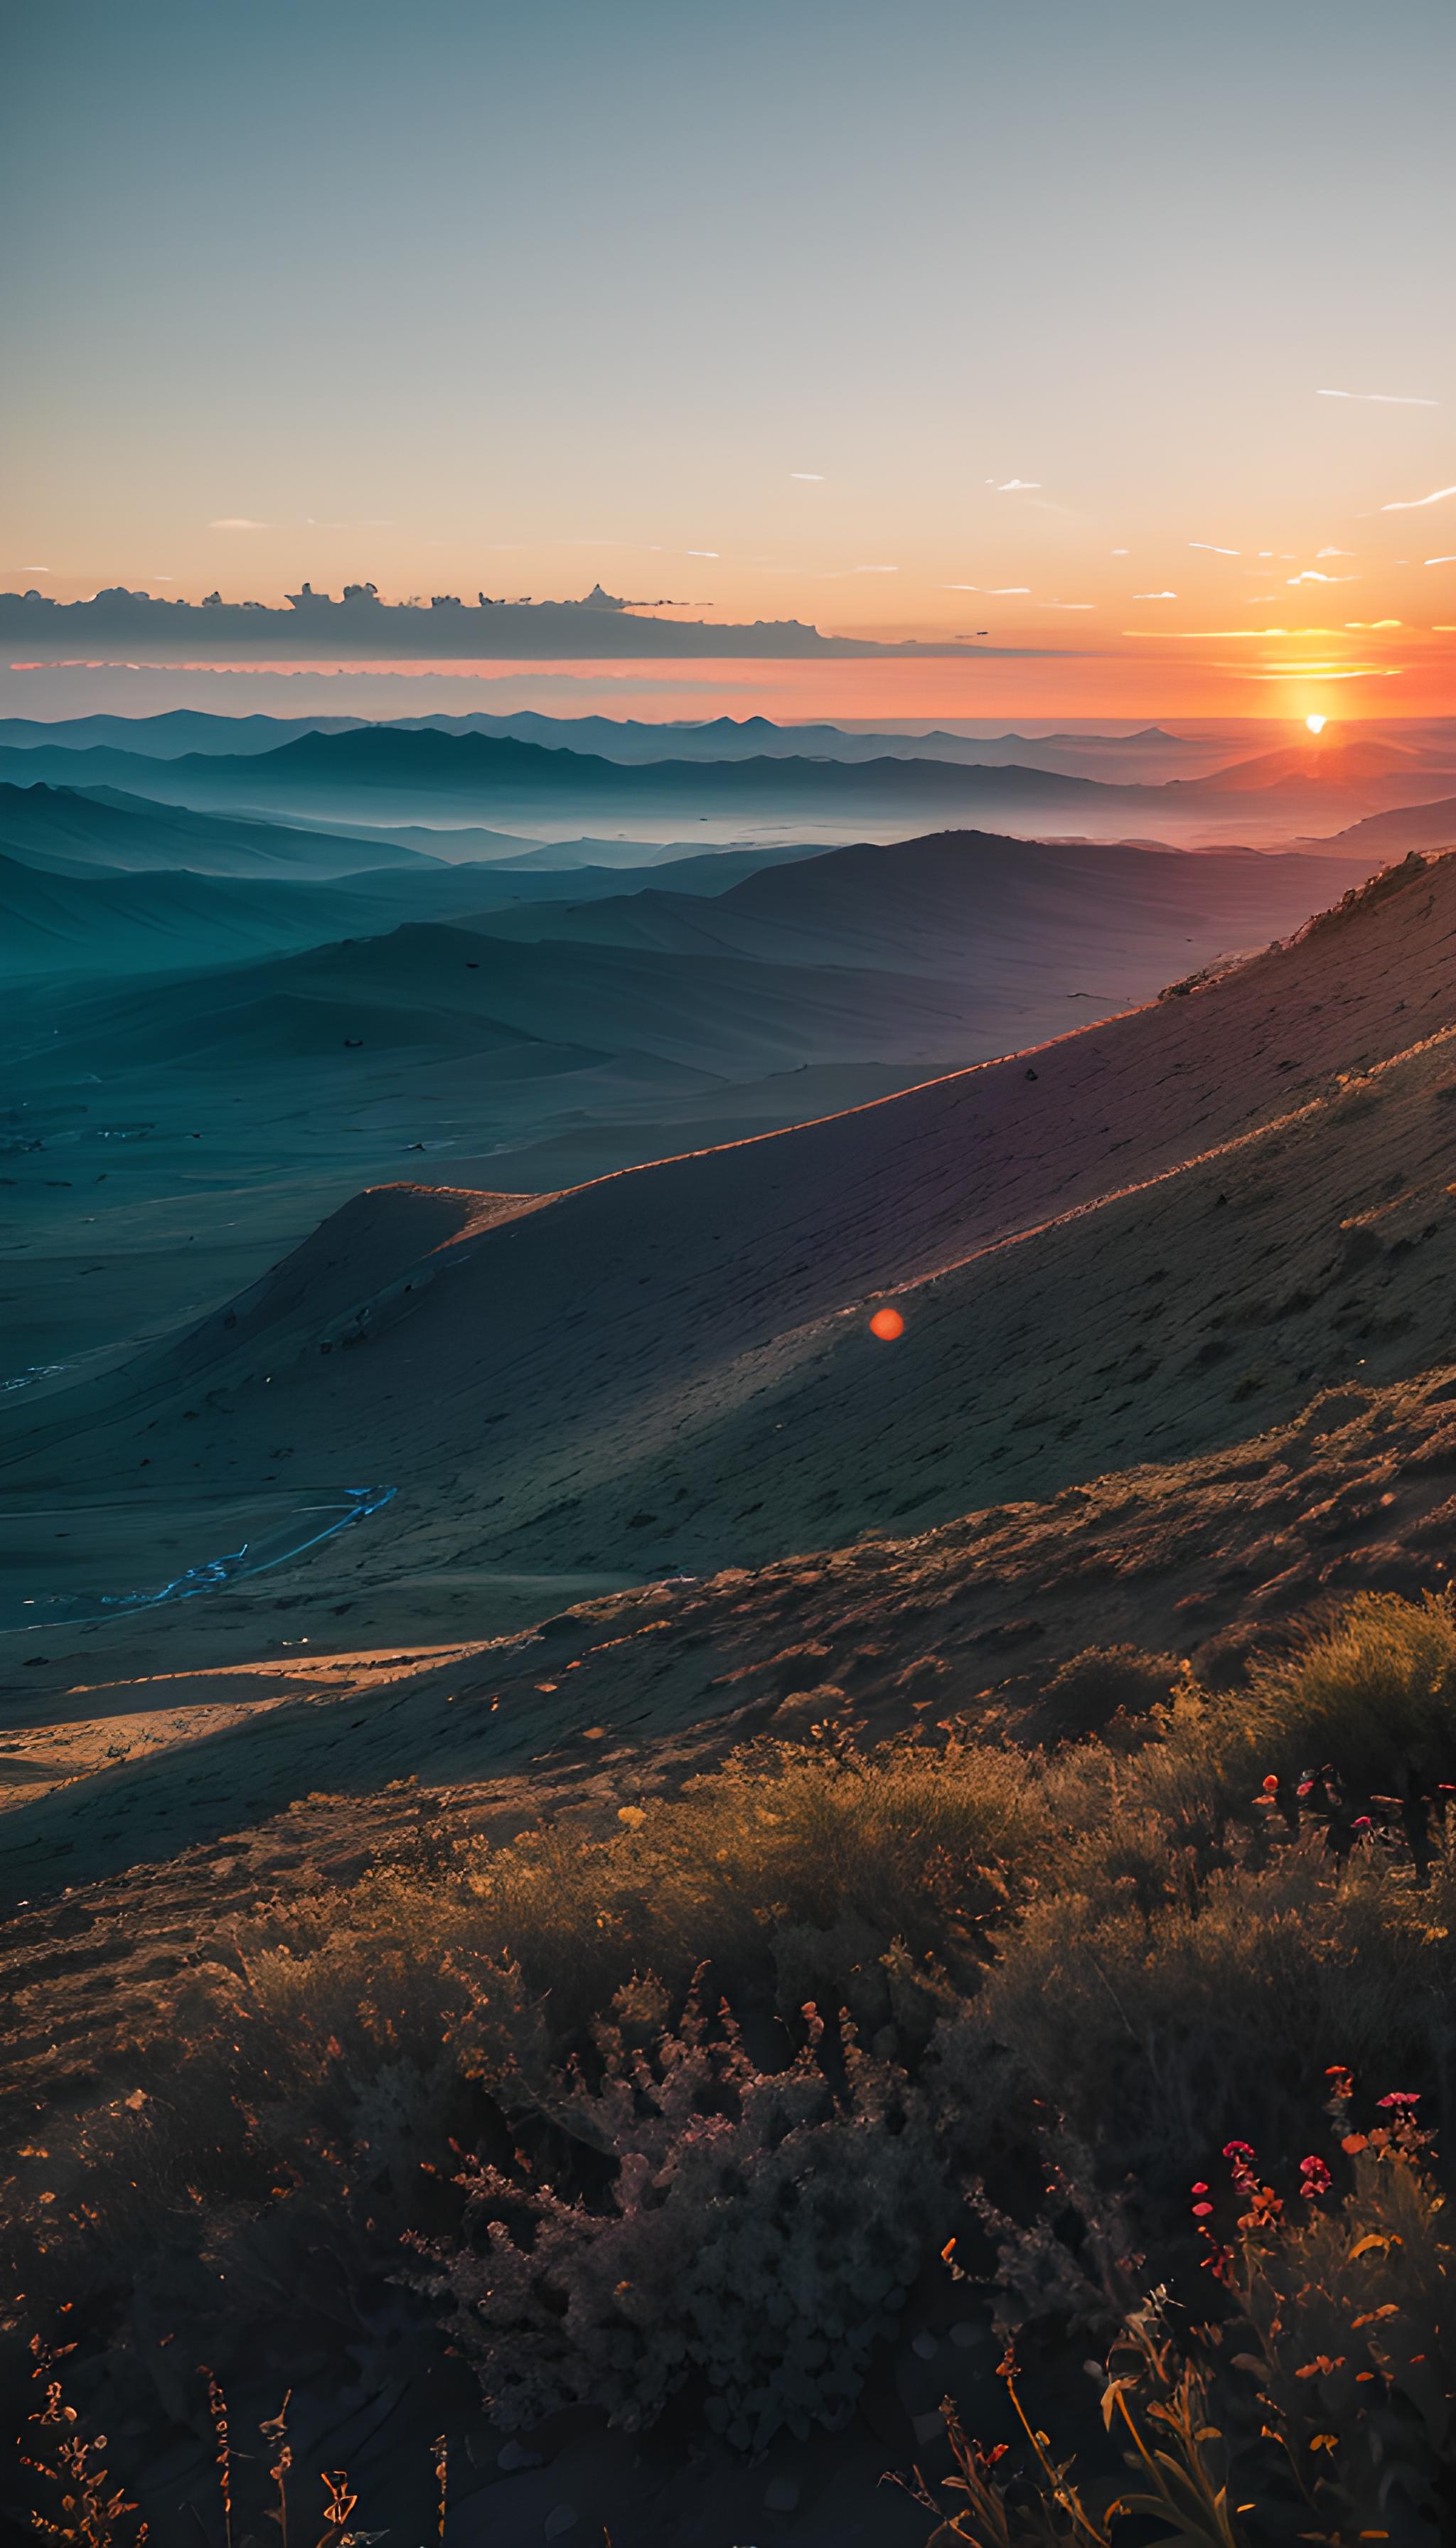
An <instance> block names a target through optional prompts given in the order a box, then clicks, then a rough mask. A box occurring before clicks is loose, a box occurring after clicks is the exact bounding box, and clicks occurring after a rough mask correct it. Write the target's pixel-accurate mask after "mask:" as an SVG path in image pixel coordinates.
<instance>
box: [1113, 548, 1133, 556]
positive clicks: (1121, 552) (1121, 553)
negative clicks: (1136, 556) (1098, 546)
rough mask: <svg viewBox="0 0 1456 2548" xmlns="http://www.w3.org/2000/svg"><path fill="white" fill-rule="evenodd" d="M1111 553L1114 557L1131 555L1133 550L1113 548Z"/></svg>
mask: <svg viewBox="0 0 1456 2548" xmlns="http://www.w3.org/2000/svg"><path fill="white" fill-rule="evenodd" d="M1112 554H1113V556H1114V557H1131V556H1132V554H1133V552H1132V550H1131V549H1114V550H1113V552H1112Z"/></svg>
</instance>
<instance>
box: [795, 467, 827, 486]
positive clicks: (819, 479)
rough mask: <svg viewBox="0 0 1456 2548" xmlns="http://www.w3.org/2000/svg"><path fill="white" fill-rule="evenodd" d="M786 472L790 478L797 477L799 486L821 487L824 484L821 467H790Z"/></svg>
mask: <svg viewBox="0 0 1456 2548" xmlns="http://www.w3.org/2000/svg"><path fill="white" fill-rule="evenodd" d="M788 474H789V476H790V478H797V480H798V482H799V485H800V486H801V487H822V486H823V484H824V472H823V470H822V469H790V471H789V473H788Z"/></svg>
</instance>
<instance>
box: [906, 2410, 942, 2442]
mask: <svg viewBox="0 0 1456 2548" xmlns="http://www.w3.org/2000/svg"><path fill="white" fill-rule="evenodd" d="M910 2421H911V2423H912V2424H913V2425H914V2427H915V2438H916V2440H917V2442H937V2441H939V2440H940V2438H941V2435H942V2434H943V2433H944V2431H945V2429H946V2419H945V2416H944V2415H943V2414H942V2413H941V2411H940V2409H939V2407H933V2408H932V2409H931V2411H930V2412H929V2413H928V2414H925V2415H912V2416H911V2418H910Z"/></svg>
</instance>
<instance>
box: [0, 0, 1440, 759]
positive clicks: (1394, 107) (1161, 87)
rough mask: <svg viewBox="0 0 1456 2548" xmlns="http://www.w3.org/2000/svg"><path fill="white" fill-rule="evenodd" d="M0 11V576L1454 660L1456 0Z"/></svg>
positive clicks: (1341, 688)
mask: <svg viewBox="0 0 1456 2548" xmlns="http://www.w3.org/2000/svg"><path fill="white" fill-rule="evenodd" d="M5 27H6V33H5V38H4V54H5V60H6V71H7V75H6V79H5V82H4V85H3V105H0V150H3V162H4V176H3V180H0V185H3V191H4V196H5V199H6V212H7V221H6V235H7V238H8V239H9V240H10V241H11V243H12V253H11V255H10V256H9V258H8V259H7V261H6V265H7V270H6V273H5V276H4V279H3V287H0V288H3V294H4V306H5V341H6V343H7V346H8V348H9V350H10V354H11V372H12V383H13V395H12V399H11V401H10V414H9V424H8V427H7V433H6V439H7V443H8V445H9V449H8V455H7V467H6V472H5V477H6V483H7V485H8V487H9V488H10V490H11V498H10V500H9V501H8V503H7V505H6V508H5V513H4V517H3V527H0V585H3V586H5V587H8V588H12V589H14V588H16V587H19V586H25V585H29V584H36V585H39V586H40V587H41V589H42V590H44V591H46V592H52V593H54V594H55V595H56V596H57V597H60V598H70V597H73V596H75V595H79V594H84V593H89V592H94V591H95V590H96V588H97V587H98V586H99V585H104V584H112V583H125V584H128V585H132V586H138V587H139V586H144V587H146V588H147V589H149V590H151V591H153V592H161V593H169V594H179V593H185V594H190V595H192V596H194V597H200V596H201V594H202V593H203V592H207V591H210V590H212V589H213V588H215V587H217V588H219V589H221V590H222V592H224V593H225V594H226V595H227V596H229V597H241V596H243V595H251V596H254V597H257V598H261V599H267V600H276V599H277V598H278V597H279V596H280V594H281V593H282V592H283V591H284V590H285V589H290V588H294V589H296V586H297V583H298V582H299V581H300V580H301V579H303V578H305V577H308V578H310V579H311V580H312V581H313V582H314V584H315V585H316V586H319V587H324V588H328V589H331V590H333V591H335V592H337V591H338V590H339V589H340V587H341V586H342V584H343V583H344V582H345V580H357V579H363V578H366V577H367V578H370V579H372V580H373V581H375V582H376V583H377V584H378V585H379V586H380V587H381V589H382V590H383V591H384V592H386V593H387V594H389V595H390V596H392V597H404V596H407V595H409V594H410V593H413V592H420V593H424V594H428V593H429V592H469V593H471V594H473V593H474V592H475V591H476V590H477V589H478V588H481V587H484V589H485V590H486V591H488V592H496V593H500V594H508V595H511V596H514V595H517V594H525V593H530V594H532V595H534V596H536V597H538V598H539V597H541V596H543V595H551V596H556V597H562V596H566V595H569V594H572V593H576V592H583V591H585V590H586V588H587V587H588V586H590V585H591V584H592V582H593V581H594V580H595V579H596V578H598V577H599V578H600V580H601V582H602V583H603V584H604V585H606V586H607V587H608V589H610V590H612V591H614V592H620V593H624V594H627V595H628V596H630V597H633V598H636V597H639V596H640V597H642V598H645V599H653V600H656V599H657V598H658V597H659V596H663V595H666V596H670V597H671V598H672V599H673V600H674V601H675V602H680V603H683V604H685V605H689V606H691V608H692V612H693V615H699V616H708V617H711V616H715V615H716V616H719V617H723V618H727V619H733V620H742V619H752V618H756V617H768V618H781V617H785V616H789V615H797V616H799V617H802V618H805V619H809V620H813V621H814V622H816V623H817V624H818V625H819V626H821V627H824V628H829V629H836V630H843V631H846V632H855V633H865V634H869V633H873V634H883V635H887V636H888V635H893V636H900V635H918V636H936V635H945V634H950V633H955V632H959V631H962V630H965V631H969V630H976V629H982V628H985V629H989V630H991V631H992V632H993V635H994V636H995V638H996V639H997V641H998V642H1001V643H1004V644H1021V645H1027V646H1037V647H1047V646H1055V647H1058V648H1060V649H1062V650H1064V651H1063V652H1062V653H1061V655H1059V656H1058V657H1055V658H1052V659H1047V660H1042V661H1039V662H1029V663H1027V664H1025V665H1022V666H1013V665H1009V664H1002V665H1000V666H998V667H996V668H995V669H994V670H993V669H992V668H990V667H987V668H986V669H985V670H984V671H983V672H972V671H970V670H969V669H966V668H961V667H953V668H951V669H950V670H949V671H948V670H946V669H945V668H941V669H937V668H934V667H930V666H927V667H925V668H923V670H921V671H920V672H918V673H912V669H911V668H909V667H899V666H897V667H885V668H874V670H873V674H872V676H871V672H870V669H869V668H864V670H862V671H857V673H856V675H855V677H854V679H853V681H851V680H850V679H848V678H847V677H846V676H844V675H840V676H838V677H836V678H837V680H838V683H839V686H838V688H836V683H835V680H834V679H830V678H829V677H828V676H827V675H825V674H820V673H818V672H816V673H815V674H814V675H813V676H812V677H810V676H809V675H807V674H806V673H805V671H804V669H803V668H795V676H794V681H795V682H796V683H797V688H795V687H794V683H789V684H788V687H789V689H790V691H792V694H793V696H794V697H795V698H797V697H799V696H802V699H803V703H804V704H805V705H806V706H809V707H811V708H812V709H813V710H814V711H815V712H818V711H819V710H822V709H825V708H832V707H833V705H834V704H835V703H836V701H837V700H840V699H842V701H843V704H844V707H845V711H846V712H847V713H856V714H860V715H865V714H870V713H873V712H874V709H875V706H876V705H877V704H880V703H882V704H883V706H884V709H885V712H886V713H894V714H897V715H908V714H914V713H916V712H917V708H918V707H919V706H920V705H921V704H923V705H924V707H925V709H926V712H927V713H934V714H948V713H954V712H956V710H957V709H958V710H959V711H960V712H961V713H964V714H966V715H972V714H977V713H981V712H983V711H985V712H990V713H995V712H998V711H999V710H1000V709H1001V708H1002V707H1003V706H1004V707H1005V708H1006V709H1007V711H1008V712H1011V711H1013V710H1014V709H1016V708H1017V707H1018V705H1029V706H1033V707H1036V708H1037V709H1038V710H1039V711H1042V712H1054V711H1055V709H1056V708H1057V706H1061V707H1063V708H1064V709H1065V711H1066V712H1067V713H1078V714H1116V713H1118V712H1119V711H1120V709H1121V708H1122V707H1123V706H1126V707H1127V708H1128V709H1129V711H1130V712H1133V713H1139V714H1140V713H1147V712H1156V711H1158V710H1160V709H1162V708H1169V709H1173V710H1181V711H1182V712H1185V713H1193V712H1196V711H1197V710H1199V709H1200V708H1203V709H1206V710H1207V712H1209V713H1211V714H1214V713H1222V714H1229V713H1233V714H1243V715H1248V714H1260V713H1278V714H1281V715H1282V714H1288V713H1292V712H1294V711H1296V710H1298V711H1300V712H1303V709H1304V708H1305V707H1306V706H1307V705H1315V704H1319V705H1324V706H1327V707H1330V708H1331V709H1334V710H1336V711H1337V712H1339V713H1342V714H1343V713H1359V714H1362V715H1381V716H1390V715H1393V714H1401V713H1409V712H1415V711H1421V712H1426V713H1429V712H1430V711H1431V710H1432V709H1438V708H1440V707H1443V706H1449V705H1450V704H1451V697H1452V683H1451V678H1450V677H1451V673H1452V670H1453V667H1456V635H1453V633H1452V631H1453V630H1456V434H1453V430H1452V426H1453V419H1456V326H1453V319H1456V310H1453V284H1452V274H1453V262H1452V245H1453V232H1456V223H1453V194H1456V180H1453V168H1456V152H1453V151H1452V148H1451V143H1450V109H1451V99H1452V96H1453V93H1456V11H1453V10H1452V8H1451V6H1450V0H1392V5H1387V6H1384V7H1382V8H1380V9H1375V8H1372V7H1370V6H1369V5H1368V0H1366V5H1355V0H1257V5H1250V0H1221V5H1220V6H1219V7H1218V8H1217V9H1207V8H1205V9H1196V8H1193V7H1190V6H1182V5H1176V0H1175V5H1172V6H1169V5H1168V0H1101V5H1099V6H1097V7H1092V6H1090V5H1088V4H1087V0H999V4H998V5H996V6H989V5H985V0H898V5H894V6H891V5H888V0H874V4H873V5H869V4H868V0H834V5H832V6H831V5H828V0H714V5H713V6H711V7H709V6H708V5H706V0H701V5H696V0H612V5H611V6H610V7H605V6H603V5H601V0H532V6H531V7H530V8H529V9H528V10H525V9H520V8H518V7H516V6H511V7H508V8H507V7H503V6H496V5H492V0H412V5H409V6H408V7H407V6H405V5H403V0H249V6H248V7H247V8H245V9H243V8H235V7H234V8H225V7H222V6H216V5H212V0H128V5H126V6H120V7H119V6H117V5H115V0H46V7H45V8H44V9H36V8H33V9H29V10H26V9H22V8H19V7H17V8H12V9H11V10H10V11H9V12H8V13H7V15H6V20H5ZM1335 392H1337V393H1340V395H1338V396H1332V395H1324V393H1335ZM1407 402H1409V403H1407ZM1421 402H1424V403H1421ZM1018 482H1020V483H1018ZM1441 490H1447V491H1450V492H1448V493H1447V494H1445V495H1444V496H1443V497H1440V499H1439V500H1436V501H1434V502H1429V501H1426V499H1429V498H1431V497H1434V496H1437V494H1438V491H1441ZM1393 506H1402V507H1405V508H1406V509H1401V510H1393V509H1389V508H1391V507H1393ZM223 525H256V526H257V527H221V526H223ZM1229 552H1234V553H1236V554H1229ZM1430 560H1442V561H1444V563H1439V564H1432V563H1427V561H1430ZM1317 579H1318V580H1317ZM1391 621H1396V622H1399V625H1397V626H1390V625H1384V626H1382V625H1379V624H1375V623H1380V622H1391ZM1352 623H1356V624H1352ZM1275 629H1279V630H1285V631H1288V632H1290V633H1289V634H1288V635H1284V636H1273V635H1268V634H1265V633H1264V632H1266V631H1270V630H1275ZM744 671H745V668H741V667H740V668H738V672H737V673H736V675H735V676H734V677H733V678H732V679H731V680H729V681H725V683H724V684H723V690H722V702H721V703H726V704H731V705H733V706H735V707H744V706H747V705H750V704H760V703H767V700H768V698H769V696H770V695H771V694H772V695H774V696H776V697H777V708H776V711H775V712H778V713H782V712H783V698H782V692H783V689H784V684H783V683H777V684H776V685H775V684H774V683H769V682H766V681H765V680H764V679H763V678H762V677H761V676H759V675H758V673H757V668H755V677H754V679H752V680H745V678H744ZM657 678H658V679H661V668H658V673H657ZM617 679H618V681H619V680H620V677H619V676H618V677H617ZM917 683H918V684H919V686H918V687H917ZM685 686H686V685H684V689H685ZM690 689H691V696H692V701H693V706H694V709H695V708H696V707H697V706H698V705H699V704H701V703H702V702H703V701H704V697H705V693H704V684H703V679H702V672H701V668H700V667H698V668H694V670H693V673H692V677H691V684H690ZM483 703H484V702H483ZM624 704H625V703H624ZM656 712H658V713H667V712H670V711H669V710H667V709H662V708H660V709H658V710H657V711H656Z"/></svg>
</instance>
